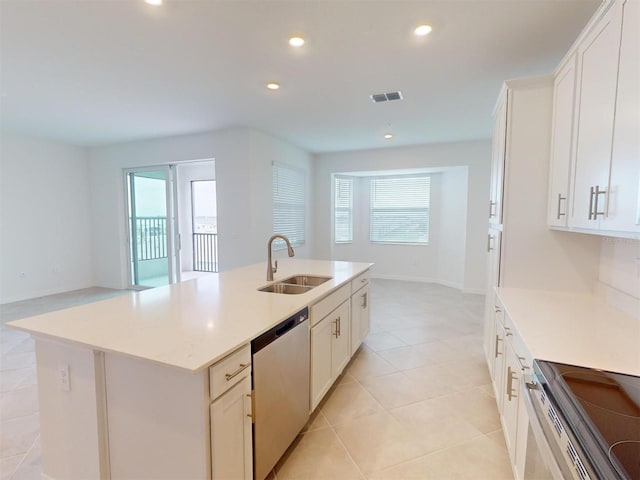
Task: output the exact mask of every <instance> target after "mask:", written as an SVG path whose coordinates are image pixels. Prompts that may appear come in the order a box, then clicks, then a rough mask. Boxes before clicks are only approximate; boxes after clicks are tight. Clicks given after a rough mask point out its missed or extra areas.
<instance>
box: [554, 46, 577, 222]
mask: <svg viewBox="0 0 640 480" xmlns="http://www.w3.org/2000/svg"><path fill="white" fill-rule="evenodd" d="M575 93H576V55H575V54H574V55H572V56H571V57H569V59H568V60H567V62H566V63H565V64H564V66H563V67H562V69H561V70H560V71H559V72H558V74H557V75H556V78H555V80H554V83H553V123H552V127H551V128H552V137H551V170H550V175H549V211H548V216H547V222H548V224H549V225H553V226H559V227H566V226H567V210H568V208H569V204H570V203H569V178H570V170H571V157H572V146H573V145H572V139H573V127H574V122H573V118H574V117H573V115H574V108H573V107H574V105H575Z"/></svg>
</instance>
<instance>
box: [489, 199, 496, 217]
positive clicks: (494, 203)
mask: <svg viewBox="0 0 640 480" xmlns="http://www.w3.org/2000/svg"><path fill="white" fill-rule="evenodd" d="M496 205H497V203H496V202H493V201H491V200H489V218H493V217H495V216H496V214H495V213H493V207H495V206H496Z"/></svg>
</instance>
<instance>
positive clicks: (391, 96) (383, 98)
mask: <svg viewBox="0 0 640 480" xmlns="http://www.w3.org/2000/svg"><path fill="white" fill-rule="evenodd" d="M369 98H370V99H371V101H372V102H373V103H380V102H390V101H391V100H402V92H387V93H376V94H373V95H369Z"/></svg>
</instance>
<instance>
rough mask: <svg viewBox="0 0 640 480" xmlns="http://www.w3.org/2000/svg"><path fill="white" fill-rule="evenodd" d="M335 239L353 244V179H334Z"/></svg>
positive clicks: (337, 241)
mask: <svg viewBox="0 0 640 480" xmlns="http://www.w3.org/2000/svg"><path fill="white" fill-rule="evenodd" d="M334 196H335V200H334V225H333V226H334V239H335V242H336V243H349V242H353V178H350V177H335V178H334Z"/></svg>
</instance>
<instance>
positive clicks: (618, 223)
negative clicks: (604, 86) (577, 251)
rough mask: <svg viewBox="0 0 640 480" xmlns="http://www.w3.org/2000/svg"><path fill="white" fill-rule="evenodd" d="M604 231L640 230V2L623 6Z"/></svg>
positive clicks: (602, 224)
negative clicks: (639, 72)
mask: <svg viewBox="0 0 640 480" xmlns="http://www.w3.org/2000/svg"><path fill="white" fill-rule="evenodd" d="M621 38H622V41H621V44H620V67H619V69H618V93H617V99H616V116H615V121H614V126H613V148H612V154H611V171H610V177H609V189H608V190H609V192H608V203H607V215H606V216H605V217H604V218H603V219H602V220H601V224H600V227H601V228H602V229H605V230H614V231H622V232H640V94H639V91H640V75H639V74H638V71H639V70H640V68H639V66H638V64H639V63H640V2H638V1H637V0H627V2H626V3H625V4H624V6H623V21H622V37H621Z"/></svg>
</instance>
